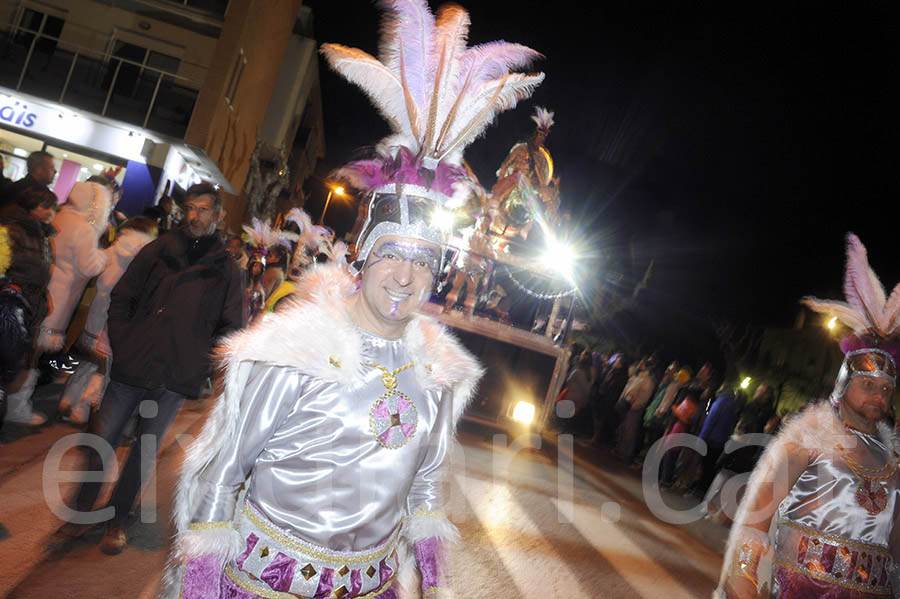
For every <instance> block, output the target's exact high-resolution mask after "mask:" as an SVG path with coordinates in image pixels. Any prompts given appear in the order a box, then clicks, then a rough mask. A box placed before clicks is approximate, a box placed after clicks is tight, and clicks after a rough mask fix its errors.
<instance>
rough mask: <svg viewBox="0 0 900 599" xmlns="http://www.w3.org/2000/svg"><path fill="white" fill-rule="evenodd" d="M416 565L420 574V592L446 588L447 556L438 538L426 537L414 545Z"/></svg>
mask: <svg viewBox="0 0 900 599" xmlns="http://www.w3.org/2000/svg"><path fill="white" fill-rule="evenodd" d="M414 547H415V551H416V563H417V564H418V565H419V572H421V574H422V591H423V592H424V591H427V590H428V589H430V588H434V587H443V586H447V556H446V554H445V551H444V543H443V541H441V539H440V538H438V537H428V538H427V539H422V540H421V541H416V542H415V543H414Z"/></svg>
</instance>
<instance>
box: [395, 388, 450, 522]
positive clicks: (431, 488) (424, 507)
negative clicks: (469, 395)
mask: <svg viewBox="0 0 900 599" xmlns="http://www.w3.org/2000/svg"><path fill="white" fill-rule="evenodd" d="M452 412H453V401H452V395H451V393H450V392H449V391H446V390H445V391H443V392H442V393H441V396H440V405H439V406H438V410H437V416H436V418H435V421H434V426H433V427H432V429H431V431H430V432H429V435H428V445H427V447H426V449H425V452H424V457H423V459H422V463H421V465H420V466H419V470H418V472H417V473H416V476H415V478H414V479H413V483H412V485H411V486H410V489H409V496H408V497H407V500H406V502H407V509H408V510H409V513H410V514H416V513H417V512H420V513H421V512H423V511H424V512H436V511H440V510H441V509H442V507H443V493H442V489H441V485H442V479H443V475H444V471H445V470H446V468H447V466H446V464H447V461H448V459H447V458H448V456H449V454H450V444H451V443H452V442H453V419H452Z"/></svg>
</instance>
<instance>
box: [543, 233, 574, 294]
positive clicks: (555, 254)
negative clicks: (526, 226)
mask: <svg viewBox="0 0 900 599" xmlns="http://www.w3.org/2000/svg"><path fill="white" fill-rule="evenodd" d="M577 259H578V257H577V255H576V253H575V248H573V247H572V246H571V245H569V244H567V243H565V242H563V241H560V240H559V239H557V238H556V237H554V236H553V235H552V234H550V233H549V232H548V234H547V247H546V249H545V250H544V253H543V255H542V256H541V260H540V261H541V265H542V266H543V267H544V268H545V269H547V270H550V271H555V272H558V273H559V274H561V275H562V276H563V277H565V279H566V280H567V281H568V282H569V283H571V284H572V285H574V284H575V261H576V260H577Z"/></svg>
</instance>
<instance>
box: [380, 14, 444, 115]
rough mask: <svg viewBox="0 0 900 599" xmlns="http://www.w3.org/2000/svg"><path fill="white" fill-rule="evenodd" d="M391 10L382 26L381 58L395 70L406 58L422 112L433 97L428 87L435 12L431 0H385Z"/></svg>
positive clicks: (405, 66) (408, 75) (412, 89)
mask: <svg viewBox="0 0 900 599" xmlns="http://www.w3.org/2000/svg"><path fill="white" fill-rule="evenodd" d="M379 5H380V6H381V7H382V8H383V9H384V10H385V11H387V17H386V19H385V21H384V25H383V26H382V28H381V44H380V48H379V54H380V58H381V62H382V63H384V64H385V66H387V67H388V68H389V69H390V70H392V71H394V72H395V73H399V72H400V62H401V58H402V62H403V69H404V70H405V72H406V85H407V88H408V89H409V94H410V96H411V97H412V99H413V102H415V105H416V108H417V109H418V111H419V113H424V108H425V107H426V106H427V103H428V100H429V98H430V94H429V90H428V68H429V64H428V63H429V59H428V57H429V54H431V51H432V44H433V42H434V16H433V15H432V14H431V10H429V8H428V2H427V0H382V1H381V2H380V3H379Z"/></svg>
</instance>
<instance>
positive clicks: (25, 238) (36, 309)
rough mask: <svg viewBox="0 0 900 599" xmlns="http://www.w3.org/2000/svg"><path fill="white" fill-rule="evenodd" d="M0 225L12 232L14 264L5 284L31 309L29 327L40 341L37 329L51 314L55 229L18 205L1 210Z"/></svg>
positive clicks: (9, 269)
mask: <svg viewBox="0 0 900 599" xmlns="http://www.w3.org/2000/svg"><path fill="white" fill-rule="evenodd" d="M0 223H2V224H3V226H4V227H6V229H7V231H8V232H9V240H10V243H11V245H12V263H11V264H10V265H9V268H8V269H7V271H6V275H5V280H4V281H3V283H12V284H14V285H16V286H18V287H19V288H20V289H21V294H22V296H23V297H24V298H25V300H26V301H27V302H28V306H29V308H30V310H29V314H28V321H27V323H26V327H27V328H28V330H29V331H30V332H31V333H32V335H33V338H34V339H37V329H38V328H39V327H40V325H41V321H43V320H44V317H45V316H46V315H47V312H48V308H49V306H48V303H47V285H48V284H49V283H50V267H51V265H52V264H53V249H52V247H51V245H50V237H51V236H52V235H53V233H54V232H55V230H54V229H53V227H52V226H50V225H45V224H44V223H42V222H40V221H39V220H37V219H36V218H34V217H32V216H31V215H30V214H29V213H28V212H27V211H26V210H25V209H24V208H22V207H21V206H20V205H19V204H16V203H13V204H7V205H6V206H4V207H3V208H2V209H0Z"/></svg>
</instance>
